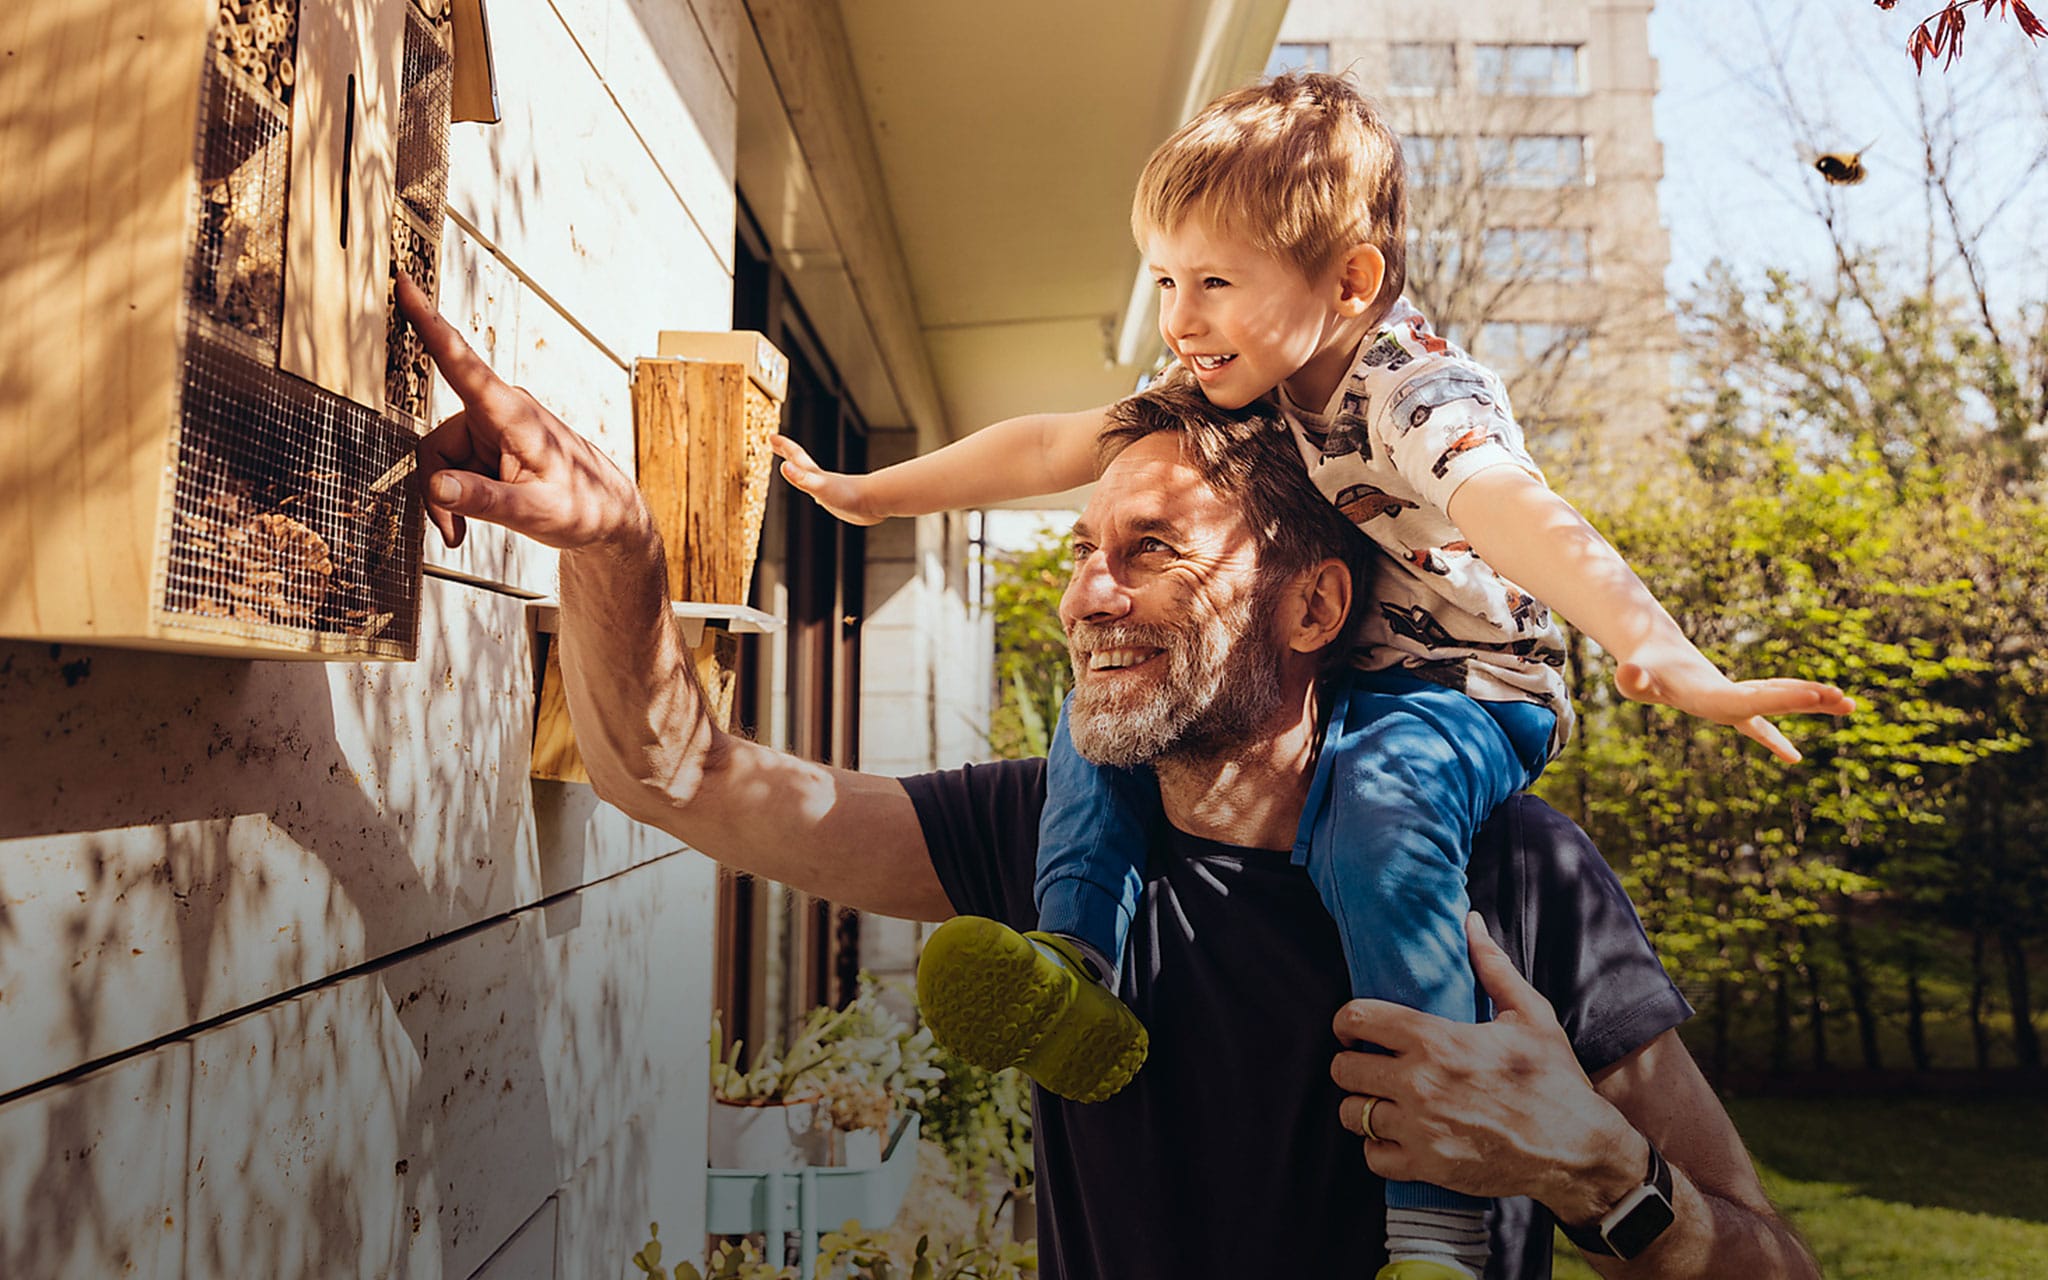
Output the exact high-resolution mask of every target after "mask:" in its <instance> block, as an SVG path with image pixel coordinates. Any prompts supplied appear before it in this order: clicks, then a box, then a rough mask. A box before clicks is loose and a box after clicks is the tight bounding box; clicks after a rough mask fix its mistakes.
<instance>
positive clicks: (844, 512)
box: [768, 435, 888, 524]
mask: <svg viewBox="0 0 2048 1280" xmlns="http://www.w3.org/2000/svg"><path fill="white" fill-rule="evenodd" d="M768 444H769V447H770V448H772V449H774V450H775V452H776V453H778V454H780V455H781V456H782V478H783V479H785V480H787V481H789V482H790V483H791V484H793V485H795V486H796V487H797V488H798V489H801V490H802V491H803V492H805V493H807V494H809V495H811V498H812V499H813V500H814V501H816V502H817V504H818V505H819V506H821V507H823V508H825V510H827V511H829V512H831V513H832V514H833V515H835V516H837V517H839V518H840V519H841V520H844V521H846V523H848V524H880V523H882V521H883V520H884V519H886V518H887V516H888V513H887V512H878V511H875V510H874V509H873V507H874V503H873V500H872V499H871V498H870V497H869V496H868V477H866V476H850V475H846V474H844V473H843V472H838V471H827V470H825V469H824V468H823V467H820V466H819V465H818V464H817V463H815V462H813V461H811V455H810V454H808V453H806V452H804V447H803V446H802V445H800V444H798V443H797V442H796V441H794V440H792V439H790V438H789V437H788V436H784V435H774V436H769V437H768Z"/></svg>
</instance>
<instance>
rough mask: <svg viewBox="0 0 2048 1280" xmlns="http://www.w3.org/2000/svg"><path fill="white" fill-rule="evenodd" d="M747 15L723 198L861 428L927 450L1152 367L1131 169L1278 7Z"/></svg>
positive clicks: (924, 2) (1267, 31)
mask: <svg viewBox="0 0 2048 1280" xmlns="http://www.w3.org/2000/svg"><path fill="white" fill-rule="evenodd" d="M748 8H749V11H750V15H751V16H752V18H753V20H754V33H755V34H756V35H757V36H758V42H757V41H754V40H747V39H742V41H741V43H742V45H743V46H745V48H743V55H745V56H746V57H747V58H750V59H752V68H751V70H752V74H751V75H750V74H749V70H748V67H747V66H746V65H744V64H743V67H742V74H741V92H740V148H739V165H738V167H739V174H738V181H739V186H740V190H741V192H742V194H743V195H744V196H745V197H746V199H747V200H748V202H749V204H750V205H751V207H752V208H753V210H754V212H755V215H756V217H757V218H759V219H760V221H761V222H762V225H763V228H764V230H765V231H766V232H767V234H768V238H769V239H770V241H771V242H772V244H773V247H774V249H775V251H776V252H777V255H778V257H779V258H780V259H781V260H782V261H783V265H784V268H785V270H788V271H789V272H790V275H791V279H792V282H793V284H794V285H795V287H796V290H797V293H798V296H799V297H800V298H801V299H802V300H803V303H804V306H805V310H806V312H807V313H808V314H810V316H811V319H812V321H813V323H814V324H815V325H816V326H817V327H818V328H819V329H820V330H821V331H823V332H822V334H821V336H823V337H824V339H825V341H826V343H827V345H828V346H829V347H830V348H831V349H832V350H833V352H834V355H835V359H836V360H837V362H838V363H839V366H840V374H841V376H842V377H843V378H844V379H845V381H846V383H847V385H848V386H849V387H850V388H851V389H852V390H853V392H854V394H855V396H856V398H857V400H858V402H859V404H860V407H861V409H862V411H863V412H864V413H865V414H866V415H867V417H868V419H869V421H870V422H871V423H873V424H876V425H885V426H886V425H910V426H914V427H916V428H917V430H918V432H919V436H920V442H921V447H923V448H927V449H929V448H932V447H935V446H937V445H938V444H941V443H944V442H945V441H947V440H950V439H956V438H958V437H959V436H960V435H963V434H965V433H967V432H970V431H972V430H974V429H976V428H978V427H981V426H984V425H986V424H988V423H990V422H994V421H997V420H999V419H1001V418H1005V417H1010V416H1014V415H1016V414H1019V413H1024V412H1030V411H1034V410H1054V409H1067V408H1079V407H1083V406H1086V405H1090V404H1100V403H1104V402H1106V401H1108V400H1111V399H1114V398H1115V397H1117V396H1120V395H1122V394H1124V393H1126V392H1128V391H1129V390H1130V389H1131V388H1132V386H1133V385H1134V383H1135V381H1136V379H1137V377H1138V375H1139V373H1140V372H1141V370H1142V369H1143V368H1144V367H1146V366H1148V365H1149V364H1150V363H1151V362H1152V360H1153V358H1154V357H1155V355H1156V353H1157V351H1158V347H1157V339H1156V337H1155V336H1154V334H1153V329H1154V326H1153V321H1152V302H1153V296H1152V289H1151V287H1150V285H1149V281H1147V280H1146V279H1145V277H1144V276H1143V274H1142V273H1141V272H1140V269H1139V268H1140V265H1141V264H1140V262H1139V259H1138V253H1137V250H1136V249H1135V247H1134V246H1133V245H1132V244H1131V238H1130V231H1129V213H1130V199H1131V191H1132V187H1133V185H1134V183H1135V181H1136V179H1137V175H1138V170H1139V168H1140V167H1141V166H1142V165H1143V164H1144V160H1145V157H1146V156H1147V155H1148V154H1150V152H1151V150H1152V148H1153V147H1155V146H1156V145H1158V143H1159V141H1160V140H1161V139H1162V138H1164V137H1165V136H1166V135H1167V134H1168V133H1170V132H1171V131H1172V130H1173V129H1174V128H1175V127H1176V126H1177V125H1179V124H1180V123H1181V122H1182V121H1184V120H1185V119H1187V118H1188V117H1189V116H1190V115H1192V114H1193V113H1194V112H1195V111H1197V110H1199V109H1200V107H1201V105H1202V104H1203V103H1205V102H1207V101H1208V100H1209V99H1210V98H1212V97H1214V96H1215V95H1216V94H1218V93H1220V92H1222V91H1223V90H1224V89H1227V88H1229V87H1231V86H1233V85H1236V84H1239V83H1242V82H1244V81H1246V80H1248V79H1250V78H1251V77H1252V76H1254V75H1256V74H1258V72H1259V71H1260V70H1261V69H1262V68H1263V67H1264V65H1265V62H1266V58H1267V55H1268V53H1269V51H1270V50H1271V48H1272V44H1273V39H1274V36H1275V34H1276V33H1277V32H1278V30H1279V27H1280V22H1281V19H1282V18H1283V17H1284V16H1285V14H1286V8H1287V5H1286V2H1285V0H1109V2H1107V3H1105V2H1104V0H1050V2H1047V3H1040V4H1036V5H1013V4H993V3H938V4H934V3H931V0H858V3H853V4H844V5H833V4H826V3H821V2H820V0H750V2H749V6H748ZM750 82H751V83H750ZM862 328H865V329H866V330H867V333H866V335H865V336H862V335H860V334H858V333H856V332H855V331H856V330H859V329H862Z"/></svg>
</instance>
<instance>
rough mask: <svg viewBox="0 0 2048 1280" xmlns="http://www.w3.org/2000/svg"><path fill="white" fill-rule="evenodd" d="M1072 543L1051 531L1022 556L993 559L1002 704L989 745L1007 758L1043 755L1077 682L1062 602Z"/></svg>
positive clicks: (991, 724)
mask: <svg viewBox="0 0 2048 1280" xmlns="http://www.w3.org/2000/svg"><path fill="white" fill-rule="evenodd" d="M1071 542H1072V539H1071V537H1069V536H1068V535H1067V534H1065V533H1062V532H1059V531H1057V530H1055V529H1052V528H1050V527H1047V528H1046V529H1044V530H1042V531H1041V533H1040V534H1039V536H1038V538H1037V539H1036V540H1034V541H1033V542H1031V543H1029V544H1028V545H1026V546H1025V547H1023V548H1022V549H1020V550H1016V551H1010V552H1005V553H1002V554H999V555H997V556H995V557H993V558H992V560H991V564H990V568H991V572H990V575H989V611H990V614H991V615H992V617H993V619H994V622H995V645H996V661H995V679H996V695H997V703H996V706H995V709H994V711H993V712H992V713H991V714H990V717H989V735H988V737H989V746H990V747H991V748H992V749H993V750H994V751H995V752H996V754H998V755H1000V756H1002V757H1004V758H1005V759H1021V758H1026V757H1030V756H1042V755H1044V754H1045V752H1046V747H1047V745H1048V744H1049V743H1050V742H1051V740H1052V730H1053V725H1054V724H1055V722H1056V721H1057V720H1058V717H1059V711H1060V704H1061V703H1062V702H1064V701H1065V700H1066V696H1067V689H1068V688H1069V686H1070V685H1071V684H1072V680H1073V667H1072V663H1071V662H1070V660H1069V658H1068V656H1067V637H1066V633H1065V631H1063V630H1062V629H1061V627H1060V618H1059V604H1060V596H1061V594H1062V593H1064V592H1065V591H1066V589H1067V577H1068V572H1069V569H1070V567H1071V565H1072V562H1073V552H1072V547H1071Z"/></svg>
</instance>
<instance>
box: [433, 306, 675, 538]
mask: <svg viewBox="0 0 2048 1280" xmlns="http://www.w3.org/2000/svg"><path fill="white" fill-rule="evenodd" d="M398 309H399V310H400V311H401V312H403V313H404V315H405V318H406V319H407V320H409V321H411V322H412V325H413V327H414V328H415V329H417V330H418V331H419V335H420V340H421V342H422V343H423V344H424V345H425V347H426V349H427V354H428V355H429V356H432V357H433V360H434V363H435V364H436V365H437V366H439V368H440V370H441V376H442V377H444V378H446V379H447V380H448V385H449V386H450V387H452V388H454V390H455V394H456V395H458V396H460V397H461V398H462V408H461V410H460V411H459V412H457V413H455V414H453V415H451V416H449V417H448V418H447V419H445V420H444V421H443V422H442V423H441V425H440V426H438V427H436V428H434V429H433V430H432V431H430V432H428V433H427V435H426V436H425V437H424V438H423V439H422V440H421V441H420V444H419V484H420V491H421V492H422V493H424V494H425V495H426V499H427V515H428V517H429V518H430V519H432V520H433V522H434V527H435V528H436V529H439V530H440V531H441V537H442V540H443V541H445V542H446V543H447V544H448V545H449V546H451V547H454V546H460V545H461V544H462V538H463V534H464V533H465V531H466V526H465V517H469V516H474V517H477V518H478V519H482V520H488V521H490V522H492V523H493V524H501V525H504V526H505V527H506V528H508V529H510V530H512V531H513V532H514V533H522V534H525V535H526V536H527V537H529V538H532V539H534V540H535V541H537V542H543V543H546V544H547V545H548V546H551V547H556V548H560V549H562V550H572V549H574V548H577V547H588V546H593V545H596V544H598V543H602V542H606V541H608V540H611V539H614V538H619V537H624V536H631V535H634V534H644V533H645V531H646V530H647V529H648V528H649V527H650V526H649V524H648V516H647V508H646V504H645V503H643V502H642V501H641V498H640V491H639V489H637V488H636V487H634V484H633V482H632V480H630V479H629V478H627V476H626V474H625V473H624V472H622V471H620V470H619V468H618V467H617V466H615V465H614V464H613V463H612V460H611V459H610V458H608V457H606V456H605V455H604V454H603V453H602V452H600V451H599V450H598V448H597V446H595V445H593V444H591V443H590V442H589V441H588V440H585V439H584V438H583V437H582V436H579V435H577V434H576V433H575V432H574V431H571V430H570V429H569V428H568V427H567V426H565V425H563V423H562V420H561V419H560V418H557V417H556V416H555V415H554V414H552V413H549V412H548V411H547V409H546V408H545V407H544V406H543V405H542V404H541V403H540V402H539V401H537V400H535V399H534V398H533V397H532V396H530V395H528V394H527V393H526V392H525V391H523V390H521V389H520V388H518V387H514V386H511V385H508V384H507V383H506V382H505V380H504V379H502V378H500V377H499V376H498V375H497V374H496V373H493V372H492V371H491V367H490V366H489V365H487V364H485V363H484V362H483V360H482V359H481V358H479V357H478V355H477V354H476V352H475V351H472V350H471V349H470V346H469V344H468V343H467V342H465V341H463V339H462V335H461V334H460V333H457V332H456V331H455V326H453V325H451V324H449V323H448V322H447V321H446V320H444V319H442V318H441V316H440V315H439V313H437V312H436V311H435V310H434V308H433V305H432V304H431V303H429V302H428V301H427V296H426V295H425V294H424V293H421V292H420V289H419V286H418V285H416V284H414V283H413V281H412V279H411V277H409V276H406V275H404V274H401V275H400V276H399V277H398Z"/></svg>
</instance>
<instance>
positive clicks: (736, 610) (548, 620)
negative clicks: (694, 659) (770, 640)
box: [526, 596, 783, 649]
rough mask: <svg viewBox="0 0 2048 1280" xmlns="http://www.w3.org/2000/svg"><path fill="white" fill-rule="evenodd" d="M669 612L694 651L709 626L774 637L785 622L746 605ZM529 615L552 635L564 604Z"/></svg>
mask: <svg viewBox="0 0 2048 1280" xmlns="http://www.w3.org/2000/svg"><path fill="white" fill-rule="evenodd" d="M668 610H669V612H670V613H672V614H674V615H675V617H676V621H677V622H678V623H679V624H680V630H681V631H682V633H683V643H684V644H686V645H689V646H690V647H691V648H693V649H694V648H696V647H697V646H698V645H700V644H702V643H703V642H704V629H705V628H706V627H711V628H715V629H717V630H719V631H730V632H732V633H733V634H734V635H757V636H766V635H774V634H775V633H776V632H778V631H780V630H782V627H783V622H782V619H781V618H779V617H777V616H776V615H774V614H772V613H769V612H767V611H766V610H764V609H754V608H750V607H748V606H747V605H743V604H700V603H697V602H695V601H690V600H677V601H674V602H672V603H670V605H669V607H668ZM526 616H527V617H528V618H530V619H532V621H533V629H534V630H535V631H539V632H544V633H546V634H548V635H553V634H554V633H555V632H557V631H559V630H560V629H561V622H562V602H561V601H559V600H556V599H554V598H553V597H552V596H551V597H549V598H547V599H544V600H532V601H529V602H528V603H527V606H526Z"/></svg>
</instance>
